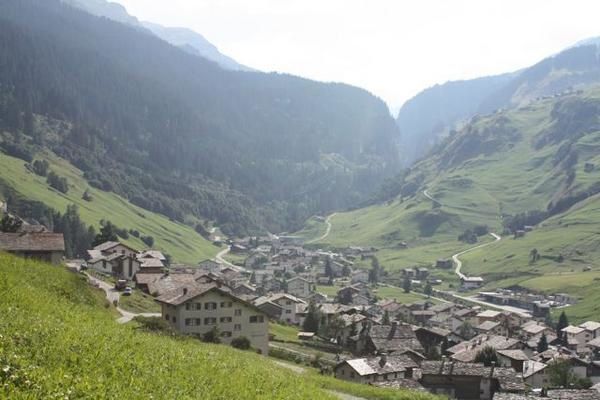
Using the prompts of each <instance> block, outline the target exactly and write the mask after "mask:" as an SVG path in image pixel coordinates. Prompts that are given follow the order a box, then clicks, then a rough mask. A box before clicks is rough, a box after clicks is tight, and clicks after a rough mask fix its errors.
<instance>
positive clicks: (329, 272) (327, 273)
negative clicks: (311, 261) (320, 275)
mask: <svg viewBox="0 0 600 400" xmlns="http://www.w3.org/2000/svg"><path fill="white" fill-rule="evenodd" d="M325 276H326V277H328V278H329V279H333V268H332V267H331V258H330V257H327V259H326V260H325Z"/></svg>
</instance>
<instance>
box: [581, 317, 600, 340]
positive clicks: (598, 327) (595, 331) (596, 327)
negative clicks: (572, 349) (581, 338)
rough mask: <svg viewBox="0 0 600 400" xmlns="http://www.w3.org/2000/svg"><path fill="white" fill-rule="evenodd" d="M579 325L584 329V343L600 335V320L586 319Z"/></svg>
mask: <svg viewBox="0 0 600 400" xmlns="http://www.w3.org/2000/svg"><path fill="white" fill-rule="evenodd" d="M579 327H580V328H583V329H585V342H586V343H587V342H589V341H591V340H593V339H596V338H598V337H600V322H596V321H587V322H584V323H583V324H581V325H579Z"/></svg>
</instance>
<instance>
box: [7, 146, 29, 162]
mask: <svg viewBox="0 0 600 400" xmlns="http://www.w3.org/2000/svg"><path fill="white" fill-rule="evenodd" d="M0 147H1V148H2V150H4V152H5V153H6V154H8V155H9V156H11V157H15V158H19V159H21V160H23V161H27V162H31V161H33V154H32V153H31V150H29V149H28V148H27V147H26V146H25V145H22V144H16V143H10V142H3V143H2V144H0Z"/></svg>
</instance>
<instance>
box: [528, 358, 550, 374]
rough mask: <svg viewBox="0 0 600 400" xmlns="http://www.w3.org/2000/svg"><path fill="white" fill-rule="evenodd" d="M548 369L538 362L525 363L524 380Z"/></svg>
mask: <svg viewBox="0 0 600 400" xmlns="http://www.w3.org/2000/svg"><path fill="white" fill-rule="evenodd" d="M546 367H547V365H546V364H544V363H541V362H538V361H533V360H529V361H525V362H524V363H523V378H529V377H530V376H532V375H534V374H537V373H538V372H540V371H542V370H543V369H545V368H546Z"/></svg>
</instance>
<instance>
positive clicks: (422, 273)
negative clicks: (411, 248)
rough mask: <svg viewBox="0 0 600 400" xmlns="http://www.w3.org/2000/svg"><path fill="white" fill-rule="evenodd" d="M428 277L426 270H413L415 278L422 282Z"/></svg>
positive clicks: (427, 270)
mask: <svg viewBox="0 0 600 400" xmlns="http://www.w3.org/2000/svg"><path fill="white" fill-rule="evenodd" d="M428 276H429V269H427V268H417V269H416V270H415V278H417V279H418V280H421V281H424V280H425V279H427V277H428Z"/></svg>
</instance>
